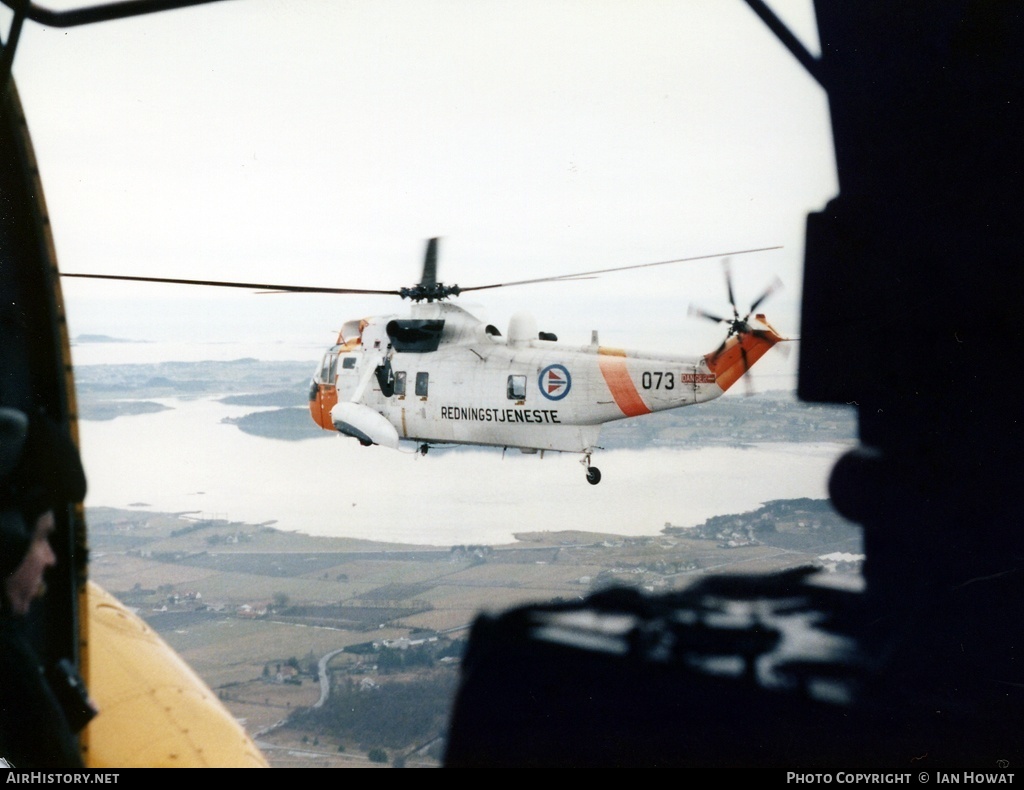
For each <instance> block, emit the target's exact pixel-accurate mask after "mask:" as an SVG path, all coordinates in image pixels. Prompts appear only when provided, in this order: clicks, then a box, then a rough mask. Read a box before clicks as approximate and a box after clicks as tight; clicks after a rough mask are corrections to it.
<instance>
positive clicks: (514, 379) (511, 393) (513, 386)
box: [506, 376, 526, 400]
mask: <svg viewBox="0 0 1024 790" xmlns="http://www.w3.org/2000/svg"><path fill="white" fill-rule="evenodd" d="M506 392H507V394H508V399H509V400H526V376H509V377H508V387H507V389H506Z"/></svg>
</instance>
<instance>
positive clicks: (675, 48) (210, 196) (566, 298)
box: [0, 0, 837, 389]
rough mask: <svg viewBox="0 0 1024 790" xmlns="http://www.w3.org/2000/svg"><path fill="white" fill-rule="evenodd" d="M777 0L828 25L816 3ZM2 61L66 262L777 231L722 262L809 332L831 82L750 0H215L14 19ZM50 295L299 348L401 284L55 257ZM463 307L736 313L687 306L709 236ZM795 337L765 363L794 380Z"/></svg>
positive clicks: (487, 275)
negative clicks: (60, 283)
mask: <svg viewBox="0 0 1024 790" xmlns="http://www.w3.org/2000/svg"><path fill="white" fill-rule="evenodd" d="M67 5H68V4H66V3H64V4H62V3H60V2H51V3H49V4H47V7H49V8H53V9H57V8H63V7H66V6H67ZM771 5H772V7H773V8H774V9H775V11H776V13H778V14H779V16H781V17H782V18H783V19H784V20H785V21H786V22H787V23H788V24H789V26H790V27H791V29H792V30H793V31H794V32H795V33H796V34H797V35H798V36H799V37H800V38H801V40H802V41H803V42H804V43H805V45H806V46H807V47H808V49H810V50H811V51H812V52H816V51H817V39H816V35H815V26H814V18H813V8H812V3H811V0H806V1H805V0H775V2H773V3H772V4H771ZM5 12H6V9H5ZM0 21H3V23H4V25H5V27H4V28H3V29H4V30H6V18H3V19H0ZM14 76H15V81H16V84H17V86H18V89H19V93H20V96H21V100H22V103H23V106H24V109H25V112H26V116H27V119H28V124H29V130H30V133H31V135H32V140H33V144H34V146H35V149H36V154H37V158H38V160H39V166H40V170H41V174H42V180H43V188H44V193H45V198H46V201H47V205H48V208H49V212H50V216H51V220H52V226H53V232H54V236H55V243H56V248H57V256H58V263H59V266H60V268H61V270H62V271H65V272H90V273H108V274H136V275H142V276H158V277H159V276H164V277H185V278H202V279H217V280H245V281H261V282H263V281H266V282H275V283H292V284H301V285H324V286H337V287H354V288H387V289H390V288H399V287H402V286H405V285H411V284H414V283H415V282H416V281H417V280H418V279H419V275H420V267H421V262H422V256H423V250H424V245H425V240H426V239H427V238H429V237H433V236H437V237H440V239H441V242H440V258H439V279H441V280H443V281H445V282H449V283H451V282H455V283H458V284H460V285H462V286H472V285H481V284H489V283H494V282H507V281H511V280H520V279H529V278H534V277H544V276H552V275H559V274H569V273H574V272H579V271H589V270H593V269H605V268H610V267H616V266H631V265H637V264H644V263H649V262H654V261H662V260H669V259H675V258H683V257H690V256H698V255H717V254H719V253H725V252H729V251H735V250H744V249H749V248H760V247H773V246H781V247H782V249H779V250H772V251H768V252H761V253H753V254H748V255H737V256H733V257H732V258H731V268H732V273H733V283H734V286H735V290H736V294H737V299H738V302H739V305H738V306H739V309H740V311H741V313H742V312H745V311H746V308H747V307H748V306H749V304H750V302H752V301H753V299H754V298H755V297H756V296H758V295H759V294H760V293H761V291H762V290H763V289H764V288H765V287H766V286H767V285H768V284H769V283H770V282H771V281H772V280H773V279H774V278H775V277H778V278H780V279H781V280H782V282H783V284H784V288H783V290H782V291H780V292H778V293H777V294H775V295H773V296H772V297H771V299H769V300H768V301H766V302H765V303H764V305H763V311H764V312H765V313H767V315H768V318H769V320H770V321H771V322H772V323H773V325H774V326H775V327H776V328H777V329H778V330H779V331H780V332H781V333H782V334H783V335H786V336H789V337H798V336H799V328H800V327H799V304H800V286H801V280H802V263H803V238H804V229H805V221H806V215H807V214H808V213H809V212H812V211H817V210H819V209H821V208H822V207H823V206H824V205H825V203H826V202H827V201H828V200H829V199H830V198H831V197H832V196H834V194H835V193H836V191H837V183H836V176H835V166H834V158H833V151H832V144H831V136H830V127H829V122H828V106H827V98H826V96H825V93H824V91H823V90H822V89H821V88H820V87H819V86H818V85H817V83H815V82H814V80H813V79H812V78H811V77H810V76H809V75H807V74H806V73H805V72H804V71H803V69H802V68H801V67H800V66H799V64H798V63H797V62H796V60H795V59H794V58H793V57H792V55H790V53H789V52H788V51H786V50H785V49H784V48H783V47H782V45H781V44H779V43H778V42H777V40H776V39H775V37H774V36H773V35H772V34H771V32H770V31H769V30H768V29H767V28H766V27H765V26H764V25H763V23H762V22H761V21H760V20H759V19H758V18H757V17H756V16H755V15H754V14H753V12H752V11H750V9H749V8H748V7H747V5H746V4H745V3H743V2H742V1H741V0H686V2H678V1H676V0H673V1H672V2H668V1H665V2H662V1H660V0H628V2H627V1H626V0H578V1H568V2H558V1H557V0H542V1H536V0H519V1H518V2H516V3H494V2H480V0H448V1H447V2H435V1H434V0H395V1H394V2H388V3H380V2H373V1H372V0H353V1H352V2H334V1H332V2H321V1H320V0H306V1H305V2H294V1H293V0H289V1H288V2H285V1H284V0H228V1H227V2H219V3H213V4H211V5H208V6H200V7H196V8H190V9H183V10H178V11H172V12H164V13H159V14H154V15H150V16H145V17H138V18H133V19H128V20H121V21H116V22H108V23H102V24H95V25H87V26H84V27H80V28H73V29H51V28H46V27H44V26H40V25H38V24H35V23H31V22H30V23H27V24H26V27H25V29H24V31H23V33H22V37H21V41H20V44H19V47H18V51H17V55H16V58H15V62H14ZM64 296H65V301H66V306H67V311H68V318H69V325H70V331H71V333H72V336H75V335H78V334H97V333H98V334H109V335H112V336H115V337H129V338H133V339H146V340H167V339H174V340H177V341H181V342H183V343H193V344H197V345H200V346H201V345H202V344H204V343H212V342H222V341H240V342H242V343H248V344H251V345H252V346H253V351H251V352H250V353H249V354H248V355H251V356H262V357H264V358H275V357H282V356H283V357H289V358H290V357H292V356H295V357H300V356H301V355H303V354H306V353H309V354H310V357H309V358H310V363H311V366H312V365H313V364H314V363H315V360H316V359H317V357H318V356H319V355H320V350H321V349H322V348H324V347H326V346H328V345H330V344H331V342H333V339H334V337H335V335H336V332H337V330H338V328H339V327H340V326H341V324H342V323H343V322H344V321H345V320H347V319H350V318H357V317H362V316H367V315H376V314H390V313H394V312H401V311H402V310H403V309H404V308H405V307H406V305H404V304H403V303H401V301H400V300H398V299H397V298H394V297H372V298H367V297H358V296H311V295H255V294H253V293H250V292H248V291H226V290H222V289H197V288H189V287H186V286H162V285H161V286H154V285H148V284H121V283H109V282H107V283H99V282H87V281H80V280H68V279H65V280H64ZM460 304H462V305H463V306H465V307H468V308H470V309H472V310H475V311H478V312H480V313H481V315H482V316H483V317H485V318H487V320H489V321H490V322H491V323H494V324H496V325H497V326H499V327H501V328H502V329H504V327H505V326H506V325H507V322H508V319H509V317H510V316H511V315H512V314H514V313H516V312H520V311H529V312H532V313H534V314H535V315H536V317H537V321H538V324H539V326H540V328H541V329H544V330H546V331H552V332H555V333H556V334H557V335H558V336H559V337H560V339H562V340H565V341H568V342H578V343H588V342H589V341H590V334H591V331H592V330H598V331H599V333H600V339H601V342H602V343H605V344H607V345H613V346H619V347H626V348H638V349H652V350H665V351H672V352H677V353H694V354H700V353H705V352H707V351H710V350H711V349H713V348H714V347H716V346H717V345H718V343H719V342H720V340H721V338H722V337H723V336H724V328H723V327H721V326H718V325H715V324H713V323H711V322H707V321H700V320H697V319H695V318H692V317H689V316H688V315H687V309H688V307H689V306H690V305H691V304H696V305H698V306H700V307H703V308H705V309H707V310H710V311H713V312H721V311H728V301H727V297H726V289H725V284H724V279H723V274H722V263H721V259H719V258H717V257H715V258H710V259H708V260H704V261H697V262H692V263H683V264H672V265H667V266H660V267H653V268H649V269H645V270H641V271H630V272H620V273H616V274H609V275H604V276H602V277H600V278H596V279H590V280H581V281H576V282H570V283H565V282H562V283H550V284H544V285H526V286H519V287H516V288H508V289H499V290H496V291H487V292H483V293H480V294H472V295H467V296H465V297H462V298H461V300H460ZM794 345H795V346H797V353H794V354H790V355H789V356H788V357H786V356H784V355H782V354H773V355H769V358H766V360H765V361H764V362H762V363H759V368H758V370H757V371H755V372H756V373H757V374H758V378H757V379H756V381H757V382H758V386H759V387H760V388H763V389H773V388H777V387H789V388H793V387H795V375H794V371H795V370H796V364H797V359H798V344H794Z"/></svg>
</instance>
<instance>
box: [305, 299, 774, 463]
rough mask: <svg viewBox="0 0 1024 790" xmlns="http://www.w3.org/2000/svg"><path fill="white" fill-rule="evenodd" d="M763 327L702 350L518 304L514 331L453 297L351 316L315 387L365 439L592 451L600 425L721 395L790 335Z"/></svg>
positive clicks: (318, 405)
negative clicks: (577, 325)
mask: <svg viewBox="0 0 1024 790" xmlns="http://www.w3.org/2000/svg"><path fill="white" fill-rule="evenodd" d="M756 321H757V322H758V324H759V328H758V331H757V332H756V333H754V334H745V335H744V336H742V337H734V338H730V339H729V340H728V341H727V342H726V343H725V344H723V346H722V347H721V348H719V349H718V350H717V351H715V352H712V353H710V354H706V355H704V356H700V357H683V356H675V355H652V354H649V353H644V352H640V351H627V350H622V349H615V348H608V347H605V346H601V345H599V344H598V342H597V337H596V333H595V336H594V337H593V340H592V342H591V344H589V345H585V346H578V345H570V344H565V343H559V342H558V341H557V340H555V339H553V337H554V336H553V335H550V334H548V333H544V332H537V331H536V327H535V324H534V323H533V321H532V319H531V318H530V317H529V316H525V315H517V316H515V317H513V319H512V321H511V322H510V326H509V331H508V336H507V337H504V336H502V335H501V334H500V333H499V332H498V330H497V329H495V328H494V327H493V326H489V325H485V324H484V323H483V322H482V321H479V320H478V319H477V318H475V317H474V316H472V315H471V314H469V313H468V312H466V311H465V310H463V309H461V308H459V307H456V306H455V305H452V304H449V303H444V302H440V303H429V304H420V305H415V306H414V311H413V317H412V318H409V319H403V318H398V317H396V316H387V317H379V318H371V319H364V320H363V321H358V322H349V323H348V324H346V325H345V327H344V328H343V329H342V331H341V333H340V335H339V338H338V343H337V344H336V345H335V346H333V347H332V348H330V349H328V351H327V352H326V353H325V355H324V357H323V360H322V363H321V365H320V366H319V367H318V369H317V371H316V373H315V375H314V377H313V381H312V382H311V386H310V411H311V413H312V416H313V419H314V421H315V422H316V423H317V424H318V425H319V426H320V427H322V428H324V429H326V430H336V431H339V432H341V433H343V434H347V435H350V436H353V437H355V438H357V439H359V440H360V441H361V442H362V443H363V444H367V445H369V444H379V445H383V446H391V447H397V446H398V442H399V441H401V440H408V441H412V442H417V443H419V444H421V445H430V444H441V443H445V444H449V443H454V444H474V445H489V446H497V447H509V448H518V449H521V450H523V451H524V452H535V451H544V450H553V451H564V452H576V453H584V454H585V455H586V456H587V457H588V460H589V454H590V453H591V452H592V451H593V450H594V449H595V447H596V444H597V440H598V436H599V434H600V430H601V426H602V425H603V424H604V423H607V422H612V421H615V420H621V419H626V418H629V417H637V416H640V415H643V414H649V413H651V412H655V411H662V410H665V409H674V408H679V407H682V406H689V405H692V404H696V403H701V402H704V401H709V400H713V399H714V398H717V397H719V396H721V395H722V394H723V393H724V392H725V391H726V390H727V389H728V388H729V387H730V386H731V385H732V384H734V383H735V382H736V381H737V380H738V379H739V377H740V376H742V375H743V373H744V372H746V370H747V369H748V368H749V367H750V365H752V364H753V363H754V362H755V361H756V360H757V359H758V358H760V356H762V355H763V354H764V353H765V352H766V351H767V350H768V349H770V348H771V347H772V346H773V345H774V344H775V343H776V342H778V341H779V340H782V338H781V337H779V336H778V335H777V334H776V333H775V331H774V330H773V329H771V327H770V326H769V325H768V324H767V323H766V322H765V321H764V317H763V316H760V315H759V316H758V317H757V319H756Z"/></svg>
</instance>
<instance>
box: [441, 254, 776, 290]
mask: <svg viewBox="0 0 1024 790" xmlns="http://www.w3.org/2000/svg"><path fill="white" fill-rule="evenodd" d="M781 249H782V245H781V244H779V245H776V246H774V247H758V248H756V249H751V250H736V251H733V252H716V253H714V254H712V255H693V256H691V257H689V258H673V259H672V260H670V261H655V262H654V263H638V264H635V265H633V266H615V267H612V268H610V269H594V270H593V271H590V272H577V273H576V274H560V275H555V276H554V277H537V278H535V279H532V280H513V281H511V282H507V283H493V284H492V285H473V286H470V287H468V288H462V289H461V290H462V292H463V293H465V292H466V291H485V290H487V289H489V288H506V287H508V286H510V285H530V284H531V283H548V282H558V281H560V280H582V279H590V278H592V277H595V276H597V275H599V274H610V273H611V272H625V271H629V270H630V269H646V268H648V267H651V266H665V265H666V264H669V263H687V262H689V261H703V260H707V259H708V258H721V257H723V256H726V255H746V254H747V253H751V252H766V251H768V250H781Z"/></svg>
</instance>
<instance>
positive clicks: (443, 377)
mask: <svg viewBox="0 0 1024 790" xmlns="http://www.w3.org/2000/svg"><path fill="white" fill-rule="evenodd" d="M437 249H438V240H437V239H436V238H433V239H430V240H429V241H428V242H427V250H426V255H425V259H424V263H423V273H422V276H421V278H420V281H419V283H418V284H417V285H415V286H414V287H412V288H401V289H398V290H366V289H352V288H321V287H313V286H296V285H278V284H270V283H242V282H226V281H215V280H187V279H173V278H159V277H134V276H124V275H103V274H72V273H68V272H64V273H63V276H64V277H90V278H98V279H113V280H132V281H140V282H157V283H175V284H186V285H204V286H217V287H230V288H247V289H252V290H260V291H270V292H290V293H335V294H390V295H395V296H400V297H402V298H403V299H409V300H410V301H411V302H412V310H411V313H410V314H409V315H408V317H403V316H398V315H387V316H376V317H371V318H363V319H359V320H353V321H348V322H346V323H345V324H344V325H343V326H342V328H341V331H340V332H339V333H338V338H337V341H336V343H335V344H334V345H333V346H332V347H330V348H329V349H327V351H326V353H325V354H324V356H323V359H322V361H321V363H320V365H319V366H318V367H317V370H316V372H315V373H314V375H313V378H312V381H311V382H310V386H309V409H310V413H311V415H312V417H313V420H314V422H316V424H317V425H319V426H320V427H321V428H323V429H324V430H328V431H336V432H338V433H340V434H343V435H346V436H350V437H353V438H355V439H357V440H358V441H359V442H360V443H361V444H363V445H366V446H370V445H380V446H382V447H390V448H393V449H399V447H400V443H401V442H407V443H409V442H411V443H415V445H417V446H418V449H419V451H420V452H421V453H424V454H425V453H426V452H427V450H428V449H429V448H430V447H431V446H432V445H445V444H459V445H467V444H468V445H484V446H492V447H502V448H505V449H509V448H514V449H519V450H521V451H522V452H524V453H538V452H539V453H543V452H545V451H557V452H570V453H579V454H581V455H582V456H583V458H582V460H581V463H582V464H583V466H584V468H585V470H586V479H587V482H589V483H590V484H591V485H597V484H598V483H599V482H600V481H601V471H600V470H599V469H598V468H597V467H595V466H592V465H591V456H592V455H593V453H594V452H595V450H596V449H598V447H597V441H598V436H599V434H600V432H601V427H602V426H603V425H604V424H605V423H608V422H612V421H615V420H622V419H626V418H629V417H637V416H640V415H643V414H649V413H651V412H656V411H663V410H665V409H676V408H680V407H682V406H691V405H693V404H697V403H704V402H707V401H710V400H713V399H715V398H718V397H720V396H721V395H722V394H724V393H725V391H726V390H728V389H729V388H730V387H731V386H732V385H733V384H735V383H736V382H737V381H738V380H739V379H740V378H741V377H742V376H743V375H744V374H745V373H746V372H747V371H748V370H750V368H751V366H752V365H753V364H754V363H755V362H757V361H758V360H759V359H760V358H761V357H762V356H763V355H764V354H765V353H766V352H767V351H768V350H770V349H771V348H772V347H773V346H774V345H775V344H777V343H780V342H783V341H785V340H787V338H784V337H782V336H781V335H780V334H779V333H778V332H777V331H776V330H775V329H774V328H773V327H772V326H771V325H770V324H769V323H768V321H767V319H766V318H765V316H764V314H763V313H756V314H755V313H754V311H755V310H756V309H757V308H758V307H759V306H760V304H761V303H762V302H763V301H764V300H765V299H766V298H767V297H768V296H769V295H770V294H771V293H772V292H774V291H775V290H776V289H777V288H778V287H779V285H780V283H779V281H778V280H776V281H775V282H773V283H772V284H771V285H770V286H769V287H768V288H767V289H766V290H765V291H764V292H763V293H762V294H761V295H760V296H759V297H758V298H757V299H755V300H754V302H753V303H752V304H751V306H750V309H749V310H748V311H747V314H746V315H744V316H742V317H741V316H740V314H739V310H738V309H737V307H736V301H735V299H734V297H733V289H732V281H731V277H730V274H729V267H728V256H732V255H740V254H746V253H753V252H762V251H765V250H771V249H778V247H763V248H759V249H751V250H739V251H735V252H728V253H717V254H715V255H700V256H695V257H691V258H678V259H675V260H670V261H658V262H655V263H646V264H639V265H633V266H622V267H617V268H612V269H600V270H596V271H590V272H579V273H576V274H568V275H561V276H555V277H544V278H539V279H532V280H519V281H514V282H507V283H495V284H492V285H482V286H472V287H466V288H460V287H459V286H457V285H446V284H444V283H441V282H438V280H437ZM719 257H722V258H724V265H725V276H726V287H727V289H728V294H729V302H730V304H731V306H732V317H731V318H730V317H721V316H717V315H714V314H712V313H708V312H706V311H704V310H701V309H699V308H691V314H694V315H698V316H700V317H703V318H707V319H710V320H712V321H716V322H719V323H722V324H726V325H727V326H728V331H727V334H726V337H725V339H724V340H723V341H722V343H721V344H720V345H719V346H718V347H717V348H716V349H714V350H713V351H710V352H708V353H707V354H704V355H703V356H699V357H686V356H677V355H665V354H651V353H647V352H643V351H632V350H625V349H619V348H610V347H607V346H602V345H600V343H599V342H598V338H597V332H596V331H595V332H593V334H592V337H591V342H590V344H589V345H585V346H578V345H569V344H565V343H559V342H558V339H557V338H556V337H555V335H553V334H551V333H548V332H538V331H537V325H536V322H535V321H534V319H533V317H532V316H530V315H529V314H526V313H518V314H516V315H514V316H513V317H512V319H511V320H510V322H509V326H508V332H507V335H505V336H503V335H502V334H501V332H500V331H499V330H498V329H497V328H496V327H494V326H492V325H490V324H485V323H484V322H483V321H481V320H480V319H478V318H477V317H475V316H474V315H472V314H471V313H470V312H468V311H467V310H464V309H463V308H461V307H458V306H457V305H454V304H452V303H451V302H450V301H448V300H449V299H450V298H451V297H453V296H458V295H459V294H461V293H466V292H469V291H480V290H486V289H494V288H504V287H508V286H513V285H526V284H529V283H539V282H552V281H562V280H577V279H584V278H590V277H596V276H598V275H601V274H606V273H610V272H617V271H625V270H628V269H639V268H645V267H650V266H661V265H665V264H671V263H682V262H685V261H696V260H701V259H707V258H719Z"/></svg>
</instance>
